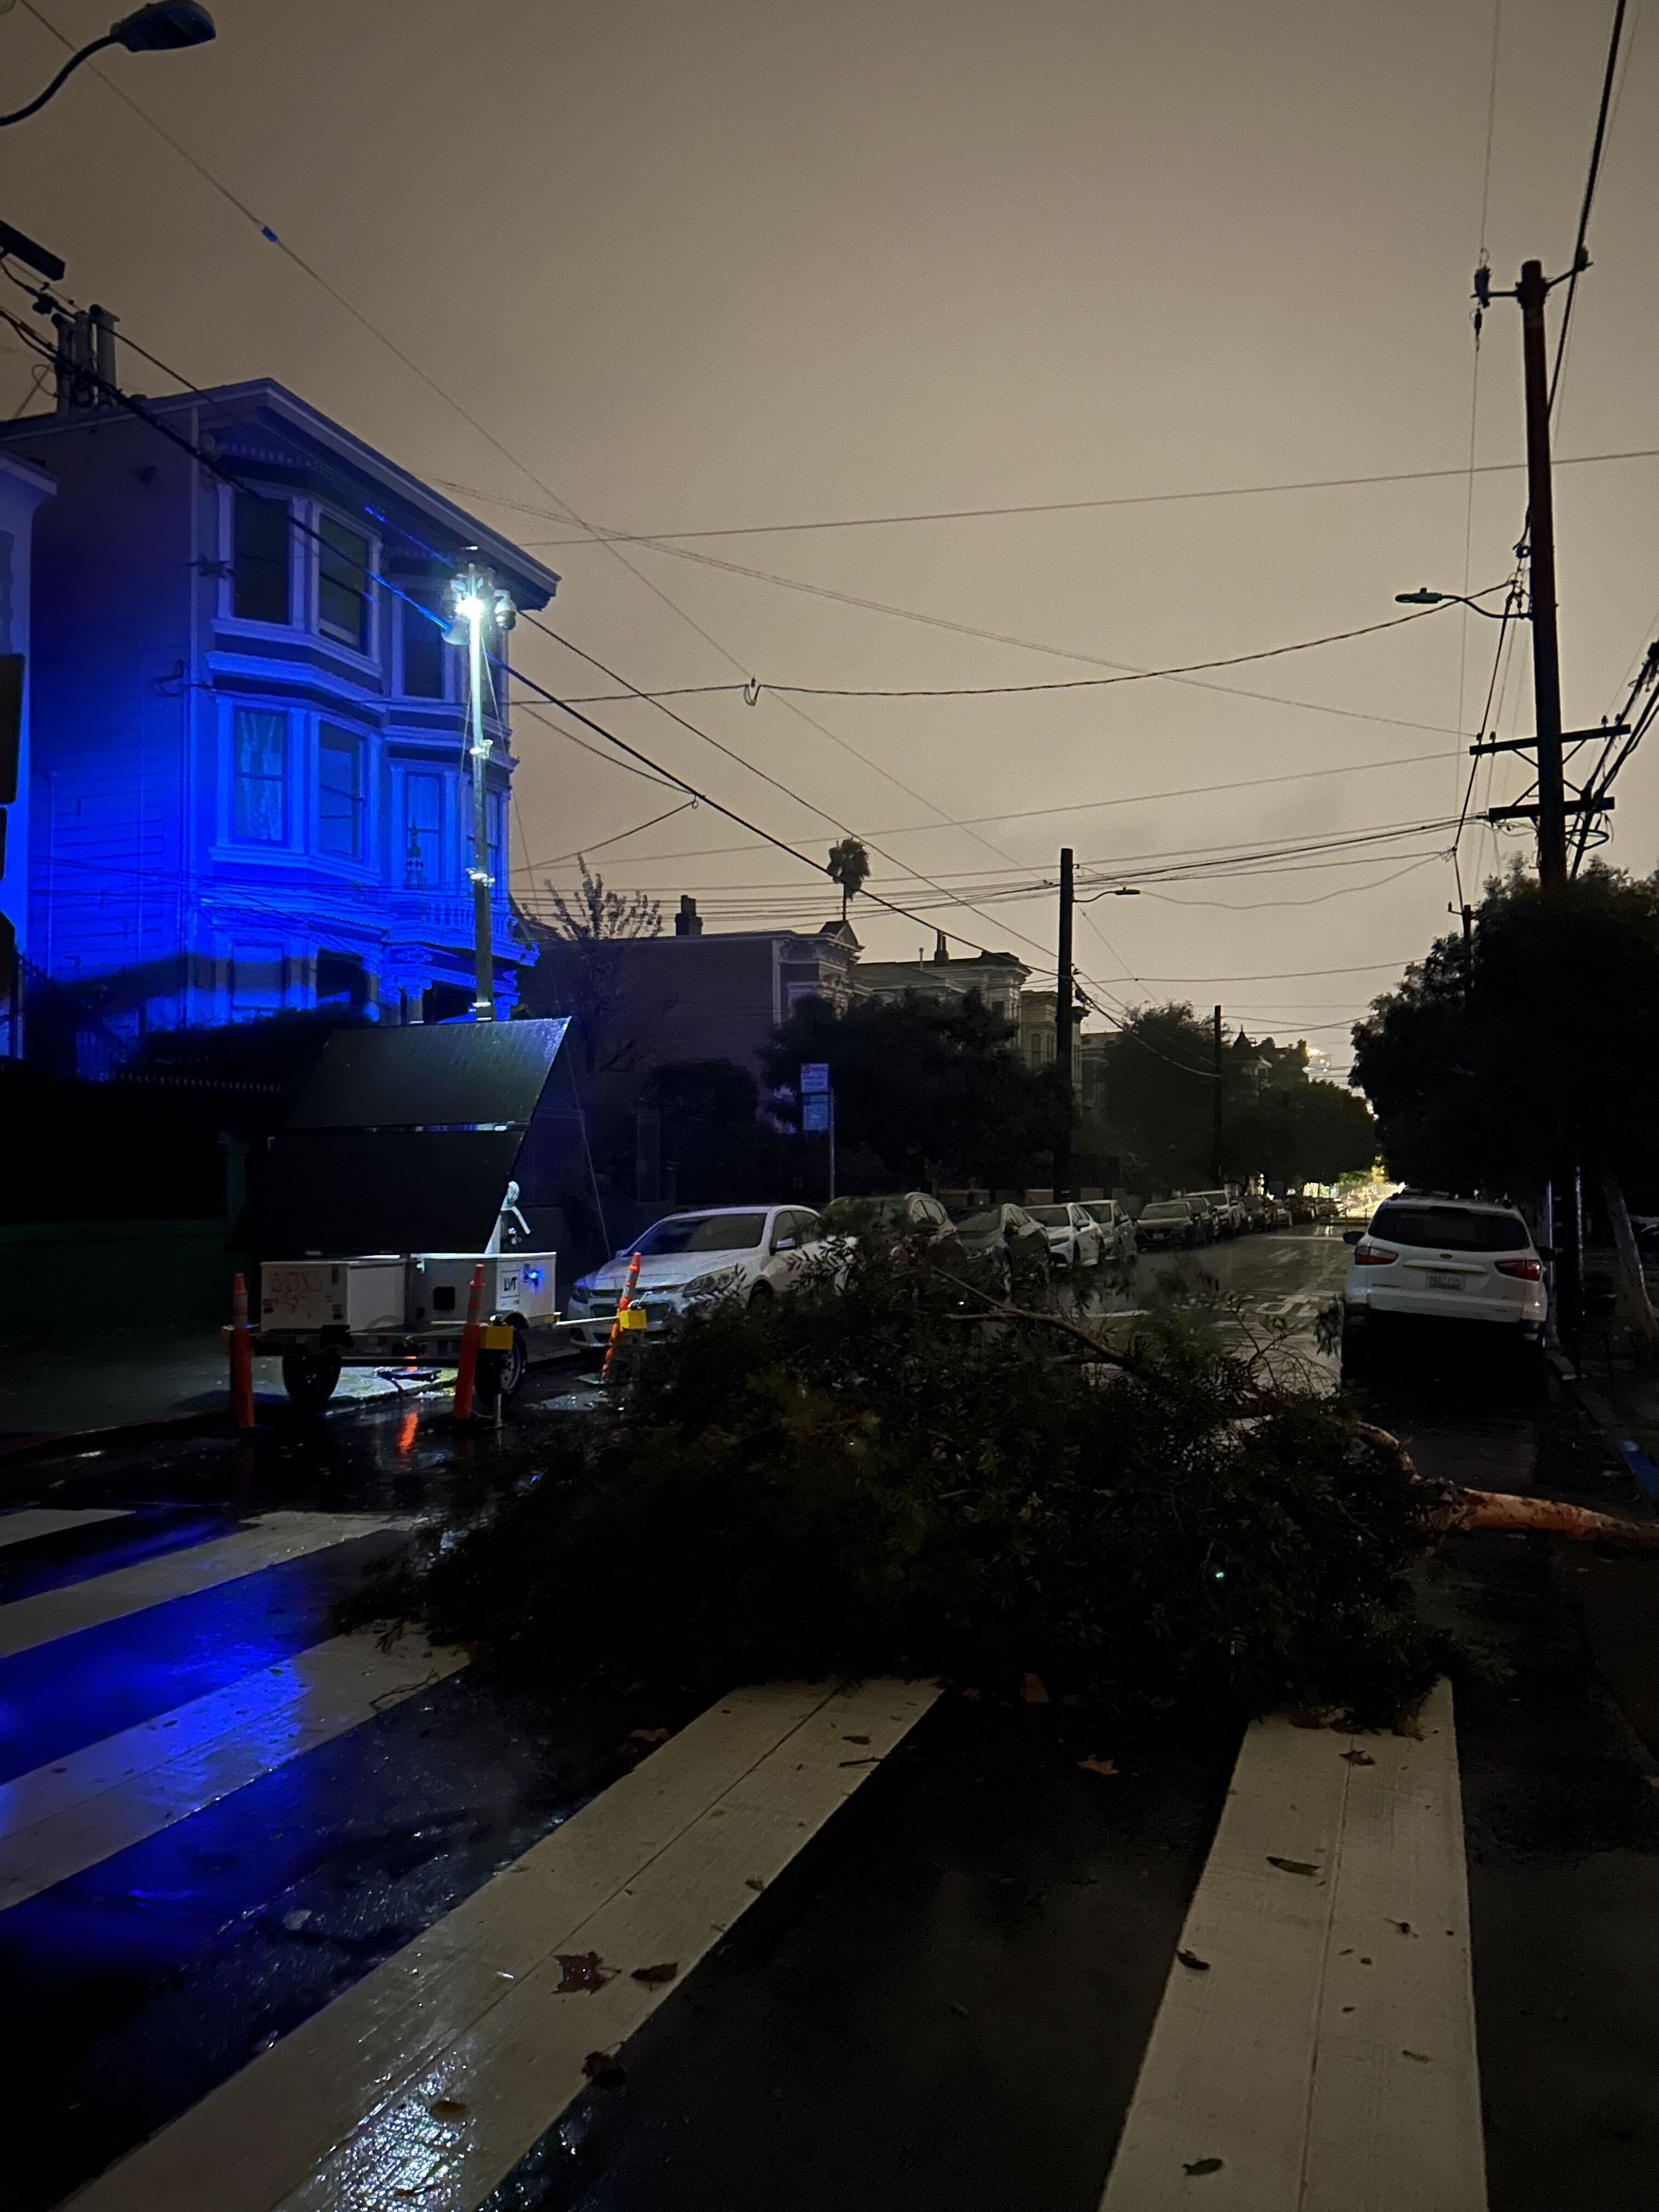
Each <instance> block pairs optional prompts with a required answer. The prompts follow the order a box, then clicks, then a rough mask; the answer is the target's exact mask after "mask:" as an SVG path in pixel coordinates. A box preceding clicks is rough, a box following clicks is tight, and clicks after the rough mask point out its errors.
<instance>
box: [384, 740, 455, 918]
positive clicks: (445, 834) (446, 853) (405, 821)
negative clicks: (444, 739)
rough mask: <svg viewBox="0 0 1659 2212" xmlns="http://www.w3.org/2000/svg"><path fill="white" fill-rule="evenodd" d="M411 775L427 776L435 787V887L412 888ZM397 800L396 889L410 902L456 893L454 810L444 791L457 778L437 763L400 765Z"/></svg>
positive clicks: (411, 761) (444, 896)
mask: <svg viewBox="0 0 1659 2212" xmlns="http://www.w3.org/2000/svg"><path fill="white" fill-rule="evenodd" d="M412 775H429V776H432V777H434V778H435V780H436V781H437V785H438V822H437V830H438V880H437V881H436V883H429V884H411V883H410V881H409V879H408V867H409V779H410V776H412ZM395 781H396V786H397V789H396V799H397V806H398V814H397V827H396V831H395V835H396V837H397V841H398V852H397V858H396V860H395V861H394V863H393V866H392V884H393V886H394V888H395V889H397V890H400V891H402V892H404V893H405V894H406V895H407V896H410V897H411V898H447V897H451V896H453V895H454V891H455V866H454V858H455V848H454V847H453V844H452V842H451V838H452V835H453V819H452V816H453V809H452V808H451V807H450V806H449V805H448V804H447V802H446V800H445V799H444V795H443V787H444V785H445V784H446V783H449V784H452V785H453V784H454V783H457V782H459V777H458V776H456V775H455V774H454V773H453V770H451V769H446V768H444V767H442V766H441V765H440V763H438V762H436V761H418V760H410V761H400V762H399V763H398V774H397V777H396V779H395Z"/></svg>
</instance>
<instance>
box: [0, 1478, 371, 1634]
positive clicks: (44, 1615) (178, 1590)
mask: <svg viewBox="0 0 1659 2212" xmlns="http://www.w3.org/2000/svg"><path fill="white" fill-rule="evenodd" d="M409 1525H410V1524H409V1523H408V1522H406V1521H396V1520H391V1519H388V1518H386V1516H383V1515H379V1514H372V1513H266V1514H264V1515H263V1516H261V1517H260V1518H259V1519H258V1520H257V1521H250V1522H248V1523H247V1525H246V1527H245V1528H239V1529H238V1530H237V1531H236V1533H235V1534H234V1535H231V1536H221V1537H218V1538H216V1539H215V1541H213V1542H211V1543H208V1544H196V1545H192V1546H191V1547H190V1548H189V1549H188V1550H186V1551H181V1552H169V1553H167V1554H166V1555H165V1556H164V1557H162V1558H161V1559H143V1560H141V1561H140V1562H139V1563H138V1565H136V1566H131V1567H118V1568H117V1569H116V1570H115V1571H113V1572H112V1573H111V1574H106V1575H93V1576H91V1577H89V1578H88V1580H87V1581H85V1582H79V1583H69V1584H68V1585H66V1587H65V1588H64V1589H53V1590H42V1591H40V1593H39V1595H36V1596H34V1597H24V1598H18V1599H17V1600H16V1601H15V1602H14V1603H12V1604H10V1605H4V1606H0V1659H9V1658H10V1657H11V1656H13V1655H14V1654H15V1653H16V1652H19V1651H29V1650H33V1648H34V1647H35V1645H37V1644H51V1643H52V1642H54V1641H55V1640H56V1639H57V1638H58V1637H60V1636H73V1635H74V1634H75V1633H76V1632H77V1630H80V1629H82V1628H95V1627H97V1626H100V1624H101V1623H102V1622H104V1621H106V1620H121V1619H122V1618H123V1617H124V1616H125V1614H127V1613H143V1611H144V1610H145V1609H146V1607H149V1606H152V1605H165V1604H166V1603H167V1601H169V1600H170V1599H172V1598H175V1597H190V1596H192V1595H194V1594H195V1593H196V1592H197V1590H204V1589H213V1588H214V1587H215V1585H216V1584H217V1583H230V1582H237V1581H240V1578H241V1577H242V1576H244V1575H255V1574H258V1573H259V1572H260V1571H262V1570H263V1569H264V1568H266V1567H276V1566H280V1565H282V1564H283V1561H284V1560H287V1559H303V1558H304V1557H305V1556H306V1554H307V1553H309V1552H321V1551H325V1550H326V1549H327V1548H328V1547H329V1546H330V1545H331V1544H346V1543H349V1542H350V1541H352V1539H353V1538H354V1537H356V1536H374V1535H378V1534H381V1533H382V1532H383V1531H384V1530H386V1529H388V1528H407V1527H408V1526H409Z"/></svg>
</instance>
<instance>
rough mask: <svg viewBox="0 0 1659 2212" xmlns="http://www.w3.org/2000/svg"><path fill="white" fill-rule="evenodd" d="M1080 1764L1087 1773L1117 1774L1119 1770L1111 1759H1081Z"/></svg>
mask: <svg viewBox="0 0 1659 2212" xmlns="http://www.w3.org/2000/svg"><path fill="white" fill-rule="evenodd" d="M1078 1765H1079V1766H1080V1767H1081V1768H1082V1769H1083V1771H1084V1772H1085V1774H1115V1773H1116V1772H1117V1769H1116V1767H1115V1766H1114V1765H1113V1764H1112V1762H1111V1760H1110V1759H1079V1761H1078Z"/></svg>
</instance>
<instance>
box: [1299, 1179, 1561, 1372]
mask: <svg viewBox="0 0 1659 2212" xmlns="http://www.w3.org/2000/svg"><path fill="white" fill-rule="evenodd" d="M1343 1242H1344V1243H1347V1244H1351V1245H1352V1247H1353V1258H1352V1262H1351V1263H1350V1265H1349V1268H1348V1277H1347V1280H1346V1283H1345V1284H1344V1285H1343V1288H1342V1352H1343V1358H1344V1360H1345V1362H1352V1360H1353V1359H1354V1358H1356V1356H1357V1355H1358V1354H1360V1353H1361V1352H1362V1351H1363V1349H1364V1346H1366V1345H1367V1344H1368V1343H1370V1342H1372V1341H1374V1340H1376V1337H1377V1335H1378V1334H1379V1332H1380V1331H1382V1330H1383V1329H1386V1328H1388V1327H1389V1326H1390V1325H1391V1324H1394V1323H1395V1322H1403V1321H1407V1320H1417V1321H1422V1322H1433V1323H1439V1322H1444V1323H1447V1324H1448V1325H1449V1326H1451V1327H1453V1328H1459V1327H1461V1328H1471V1329H1472V1328H1475V1327H1477V1326H1481V1325H1484V1326H1485V1327H1486V1328H1488V1329H1490V1330H1493V1331H1498V1330H1501V1331H1504V1332H1505V1333H1507V1334H1509V1335H1510V1338H1511V1339H1512V1340H1514V1341H1515V1342H1516V1343H1517V1344H1519V1345H1522V1346H1526V1347H1528V1348H1535V1347H1537V1346H1541V1344H1542V1343H1543V1340H1544V1321H1545V1316H1546V1313H1547V1310H1548V1293H1547V1290H1546V1287H1545V1283H1544V1261H1545V1258H1546V1257H1547V1255H1546V1254H1544V1253H1541V1252H1540V1251H1539V1249H1538V1248H1537V1246H1536V1245H1535V1244H1534V1243H1533V1241H1532V1236H1531V1233H1530V1231H1528V1227H1527V1225H1526V1223H1525V1222H1524V1221H1523V1220H1522V1218H1521V1216H1520V1215H1519V1214H1518V1213H1517V1212H1516V1210H1515V1208H1514V1207H1513V1206H1485V1205H1480V1204H1477V1203H1476V1202H1474V1200H1466V1199H1449V1198H1432V1199H1429V1198H1413V1199H1387V1200H1384V1201H1383V1204H1382V1205H1381V1206H1378V1207H1377V1209H1376V1212H1375V1213H1374V1214H1373V1215H1372V1216H1371V1218H1370V1224H1369V1225H1368V1226H1367V1227H1366V1228H1364V1229H1363V1230H1360V1229H1350V1230H1347V1231H1344V1234H1343Z"/></svg>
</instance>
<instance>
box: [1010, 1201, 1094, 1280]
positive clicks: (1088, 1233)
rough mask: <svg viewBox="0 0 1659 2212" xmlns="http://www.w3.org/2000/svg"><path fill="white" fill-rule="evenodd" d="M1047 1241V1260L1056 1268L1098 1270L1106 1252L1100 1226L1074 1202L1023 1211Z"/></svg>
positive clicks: (1029, 1207) (1031, 1207)
mask: <svg viewBox="0 0 1659 2212" xmlns="http://www.w3.org/2000/svg"><path fill="white" fill-rule="evenodd" d="M1025 1211H1026V1212H1027V1213H1029V1214H1030V1217H1031V1218H1032V1220H1033V1221H1035V1222H1036V1225H1037V1227H1038V1228H1039V1229H1041V1230H1042V1233H1043V1235H1044V1236H1045V1237H1047V1238H1048V1257H1049V1259H1050V1260H1051V1261H1053V1262H1054V1266H1055V1267H1098V1266H1099V1265H1100V1263H1101V1261H1102V1259H1103V1256H1104V1255H1105V1250H1106V1239H1105V1237H1104V1234H1103V1231H1102V1230H1101V1226H1100V1224H1099V1223H1098V1222H1097V1220H1096V1219H1095V1218H1094V1217H1093V1216H1092V1215H1091V1214H1090V1213H1089V1212H1086V1211H1085V1208H1084V1207H1082V1206H1079V1205H1078V1204H1077V1203H1076V1202H1075V1200H1072V1201H1068V1202H1067V1203H1066V1204H1064V1205H1060V1206H1027V1207H1026V1208H1025Z"/></svg>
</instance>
